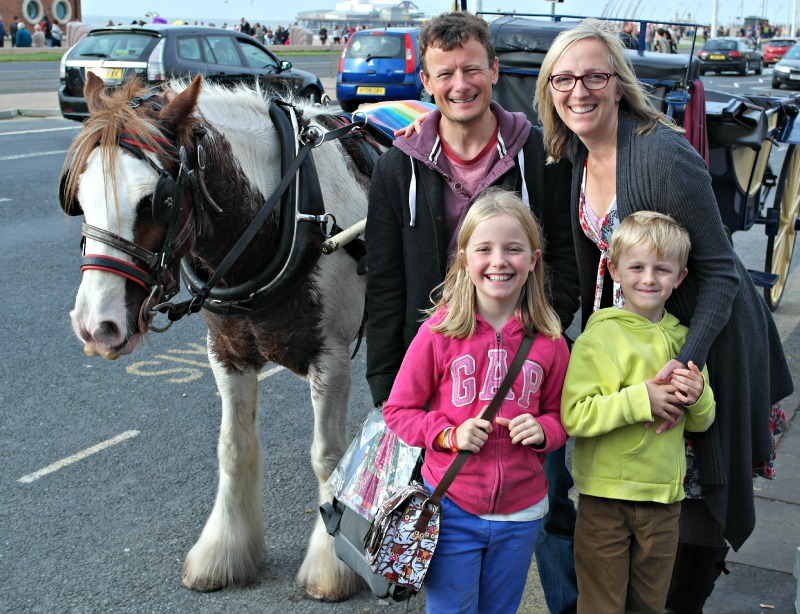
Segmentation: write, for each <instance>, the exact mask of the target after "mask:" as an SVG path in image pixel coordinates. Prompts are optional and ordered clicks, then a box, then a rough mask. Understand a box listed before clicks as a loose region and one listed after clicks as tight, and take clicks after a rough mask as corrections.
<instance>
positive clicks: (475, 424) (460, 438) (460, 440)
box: [456, 407, 492, 452]
mask: <svg viewBox="0 0 800 614" xmlns="http://www.w3.org/2000/svg"><path fill="white" fill-rule="evenodd" d="M485 409H486V407H484V408H483V410H485ZM483 410H481V413H483ZM491 432H492V423H491V422H489V421H488V420H484V419H483V418H481V417H478V418H469V419H468V420H465V421H464V422H462V423H461V426H459V427H458V428H456V447H457V448H458V449H459V450H469V451H470V452H480V451H481V448H482V447H483V444H485V443H486V440H487V439H489V433H491Z"/></svg>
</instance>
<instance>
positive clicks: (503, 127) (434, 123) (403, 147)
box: [394, 101, 531, 170]
mask: <svg viewBox="0 0 800 614" xmlns="http://www.w3.org/2000/svg"><path fill="white" fill-rule="evenodd" d="M489 109H490V110H491V112H492V113H494V114H495V116H497V120H498V123H499V124H500V126H499V130H498V133H497V138H498V141H499V143H498V145H497V146H498V149H499V150H500V157H501V158H503V157H505V156H507V155H510V156H512V157H514V156H516V155H517V154H518V153H519V151H520V150H521V149H522V146H523V145H525V141H526V140H527V139H528V134H529V133H530V131H531V123H530V121H528V118H527V117H526V116H525V114H524V113H512V112H510V111H506V110H505V109H504V108H503V107H501V106H500V105H499V104H497V103H496V102H495V101H492V102H491V103H490V104H489ZM441 119H442V114H441V112H440V111H439V110H438V109H436V110H435V111H431V114H430V115H428V117H427V118H426V120H425V121H424V122H423V123H422V126H421V127H420V131H419V132H415V133H414V134H412V135H411V136H409V137H408V138H405V137H398V138H397V139H396V140H395V142H394V146H395V147H397V148H398V149H399V150H400V151H402V152H403V153H405V154H407V155H409V156H411V157H412V158H415V159H417V160H419V161H420V162H422V163H423V164H426V165H427V166H429V167H430V168H432V169H434V170H439V168H438V167H437V160H438V158H439V154H440V153H441V151H442V145H441V141H440V139H439V122H440V121H441Z"/></svg>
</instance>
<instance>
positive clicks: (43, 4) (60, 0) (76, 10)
mask: <svg viewBox="0 0 800 614" xmlns="http://www.w3.org/2000/svg"><path fill="white" fill-rule="evenodd" d="M45 13H46V14H47V15H48V16H49V17H50V19H51V20H53V19H58V22H59V23H66V22H68V21H75V20H80V19H81V0H54V1H51V0H0V15H2V16H3V25H4V26H5V28H6V31H8V26H9V25H10V24H11V22H13V21H14V15H17V16H18V17H19V21H21V22H23V23H24V24H25V26H26V27H27V28H28V30H30V31H31V32H33V27H34V25H36V24H37V23H39V22H40V21H41V20H42V19H44V16H45Z"/></svg>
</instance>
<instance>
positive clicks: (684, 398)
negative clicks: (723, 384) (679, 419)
mask: <svg viewBox="0 0 800 614" xmlns="http://www.w3.org/2000/svg"><path fill="white" fill-rule="evenodd" d="M670 384H672V385H673V386H674V387H675V396H676V397H677V399H678V400H679V401H680V402H681V403H683V404H684V405H694V404H695V403H697V399H699V398H700V395H701V394H703V387H704V386H705V381H703V374H702V373H700V369H698V368H697V365H695V364H694V363H693V362H692V361H691V360H690V361H689V368H688V369H675V370H674V371H673V372H672V379H670Z"/></svg>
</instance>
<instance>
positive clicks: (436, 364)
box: [383, 190, 569, 614]
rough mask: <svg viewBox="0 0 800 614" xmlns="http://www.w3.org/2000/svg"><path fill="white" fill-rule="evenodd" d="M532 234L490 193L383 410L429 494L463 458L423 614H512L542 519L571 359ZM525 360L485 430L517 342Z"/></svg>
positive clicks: (469, 217)
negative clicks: (417, 451) (461, 454)
mask: <svg viewBox="0 0 800 614" xmlns="http://www.w3.org/2000/svg"><path fill="white" fill-rule="evenodd" d="M541 234H542V233H541V229H540V228H539V225H538V224H537V222H536V221H535V219H534V217H533V215H532V214H531V212H530V209H529V208H528V207H527V206H525V205H524V204H523V202H522V201H521V200H520V198H519V197H518V196H516V195H515V194H513V193H510V192H503V191H500V190H490V191H487V192H485V193H484V194H483V195H482V196H481V197H480V198H479V199H478V200H476V201H475V203H474V204H473V205H472V206H471V207H470V209H469V210H468V212H467V214H466V216H465V218H464V221H463V224H462V226H461V229H460V231H459V233H458V243H457V249H456V256H455V261H454V262H453V264H452V265H451V267H450V270H449V271H448V273H447V276H446V277H445V280H444V282H443V284H442V285H441V286H440V288H441V298H440V299H439V300H438V301H436V302H435V303H436V304H435V306H434V307H433V308H432V309H430V310H429V312H428V315H429V316H430V319H429V320H428V321H427V322H426V323H425V324H423V326H422V327H421V328H420V330H419V332H418V333H417V336H416V337H415V338H414V340H413V341H412V343H411V346H410V347H409V349H408V352H407V354H406V356H405V358H404V360H403V364H402V366H401V367H400V372H399V373H398V375H397V379H396V380H395V383H394V386H393V387H392V392H391V394H390V395H389V399H388V400H387V402H386V404H385V405H384V407H383V415H384V418H385V420H386V423H387V425H388V426H389V427H390V428H391V429H392V430H394V431H395V432H396V433H397V434H398V435H399V436H400V438H402V439H403V440H404V441H406V442H407V443H409V444H410V445H413V446H418V447H423V448H425V449H426V452H425V464H424V465H423V467H422V475H423V478H424V479H425V483H426V486H427V487H428V489H429V490H431V491H433V489H434V488H435V487H436V485H437V484H438V483H439V480H441V478H442V476H443V475H444V473H445V471H446V470H447V468H448V467H449V466H450V464H451V462H452V461H453V459H454V458H455V456H456V454H457V453H458V451H459V450H469V451H471V452H473V453H475V454H474V456H471V457H470V458H469V460H468V461H467V463H466V464H465V465H464V468H463V469H462V470H461V472H460V473H459V474H458V477H457V478H456V479H455V481H454V482H453V484H452V486H451V487H450V488H449V489H448V491H447V494H446V496H445V497H444V498H443V499H442V525H441V532H440V535H439V543H438V546H437V548H436V552H435V554H434V556H433V559H432V561H431V565H430V568H429V570H428V574H427V577H426V580H425V594H426V605H427V611H428V612H436V613H437V614H440V613H442V612H486V613H491V614H497V613H504V612H508V613H509V614H513V613H514V612H516V611H517V608H518V606H519V602H520V600H521V598H522V591H523V589H524V588H525V580H526V578H527V575H528V569H529V567H530V563H531V556H532V554H533V550H534V548H535V545H536V536H537V532H538V530H539V525H540V521H541V518H542V517H543V516H544V515H545V514H546V513H547V482H546V480H545V478H544V473H543V470H542V463H543V462H544V458H545V453H546V452H550V451H551V450H556V449H558V448H560V447H561V446H562V445H564V443H565V441H566V434H565V432H564V429H563V428H562V426H561V420H560V415H559V411H560V400H561V387H562V385H563V382H564V375H565V373H566V368H567V362H568V360H569V354H568V350H567V345H566V342H565V341H564V338H563V337H562V336H561V324H560V321H559V319H558V316H557V315H556V313H555V312H554V311H553V309H552V308H551V307H550V305H549V304H548V302H547V298H546V295H545V291H544V271H543V265H542V262H541V256H542V249H541ZM525 335H529V336H531V337H534V344H533V347H532V349H531V352H530V355H529V356H528V358H527V359H526V361H525V363H524V364H523V367H522V370H521V372H520V374H519V375H518V376H517V379H516V380H515V382H514V385H513V386H512V388H511V391H510V392H509V393H508V395H507V396H506V398H505V400H504V402H503V405H502V407H501V408H500V411H499V413H498V415H497V417H496V418H495V420H494V421H493V422H488V421H486V420H483V419H482V418H481V413H482V412H483V410H484V409H485V408H486V406H487V405H488V404H489V402H490V401H491V399H492V397H493V396H494V393H495V391H496V390H497V387H498V386H499V385H500V382H501V381H502V380H503V377H504V376H505V373H506V371H507V368H508V365H509V364H510V362H511V361H512V360H513V357H514V355H515V353H516V351H517V348H518V347H519V345H520V343H521V341H522V339H523V337H524V336H525Z"/></svg>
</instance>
